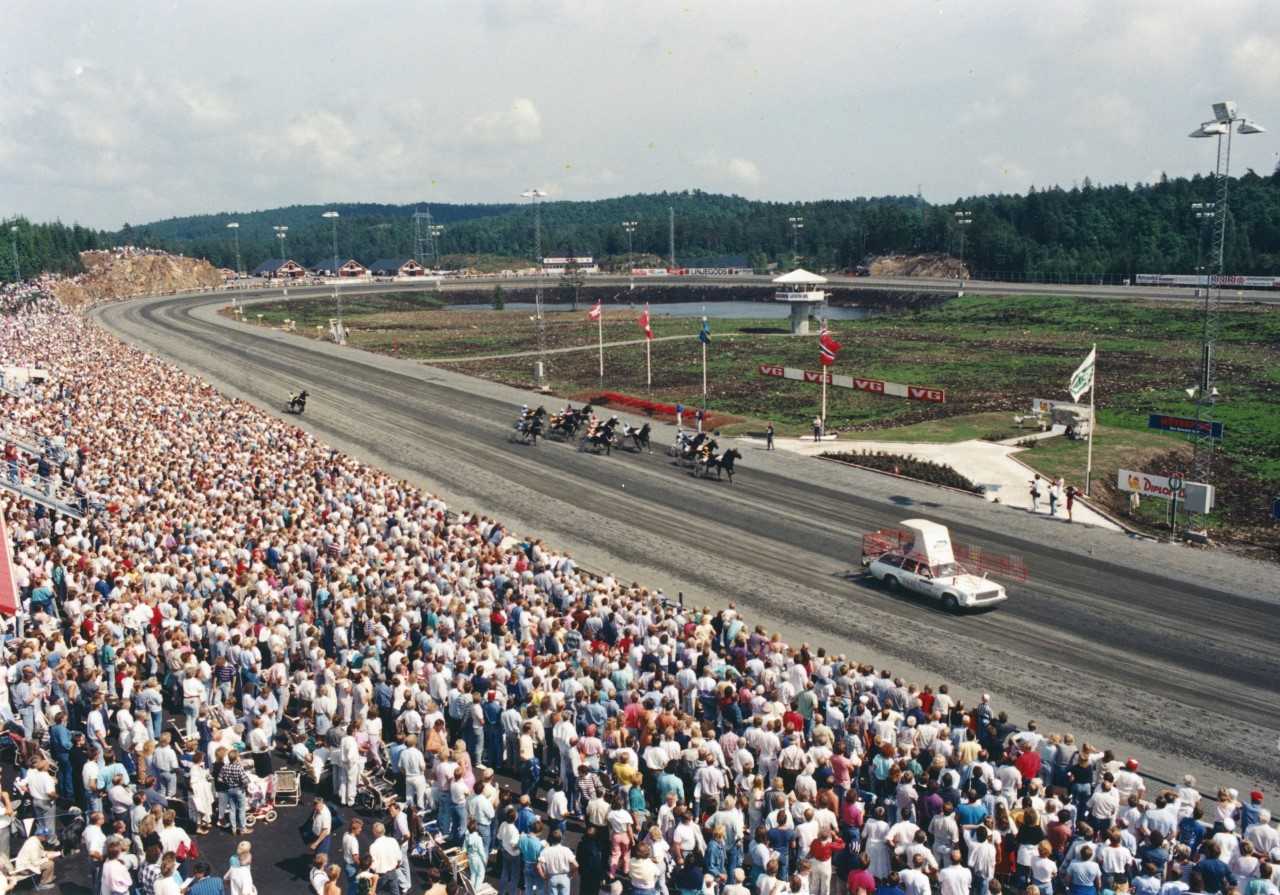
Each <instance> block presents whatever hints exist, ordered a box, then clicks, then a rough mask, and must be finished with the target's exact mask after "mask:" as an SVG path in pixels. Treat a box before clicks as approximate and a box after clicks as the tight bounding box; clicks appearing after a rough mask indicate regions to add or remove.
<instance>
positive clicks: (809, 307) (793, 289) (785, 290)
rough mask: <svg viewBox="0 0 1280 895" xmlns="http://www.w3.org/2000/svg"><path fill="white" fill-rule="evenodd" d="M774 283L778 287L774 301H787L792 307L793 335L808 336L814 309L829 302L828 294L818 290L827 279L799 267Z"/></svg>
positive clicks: (777, 278)
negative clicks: (810, 318)
mask: <svg viewBox="0 0 1280 895" xmlns="http://www.w3.org/2000/svg"><path fill="white" fill-rule="evenodd" d="M773 282H774V284H775V285H777V287H778V291H777V292H775V293H774V294H773V300H774V301H785V302H787V303H788V304H789V305H791V335H793V336H807V335H808V334H809V317H810V316H811V315H812V313H813V309H814V307H815V306H816V305H822V304H824V303H825V302H826V300H827V293H826V292H825V291H824V290H822V289H819V288H818V287H819V286H822V285H825V284H826V282H827V278H826V277H821V276H818V275H817V274H816V273H809V271H807V270H805V269H804V268H802V267H797V268H796V269H795V270H793V271H791V272H790V273H784V274H783V275H782V276H780V277H774V278H773Z"/></svg>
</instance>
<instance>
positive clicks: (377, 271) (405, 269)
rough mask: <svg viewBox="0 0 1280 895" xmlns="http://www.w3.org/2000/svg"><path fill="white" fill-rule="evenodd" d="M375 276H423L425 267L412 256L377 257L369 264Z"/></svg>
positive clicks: (370, 271)
mask: <svg viewBox="0 0 1280 895" xmlns="http://www.w3.org/2000/svg"><path fill="white" fill-rule="evenodd" d="M369 273H371V274H372V275H373V276H375V277H424V276H426V275H427V269H426V268H425V267H423V266H422V265H421V264H419V263H418V262H417V261H414V260H413V259H412V258H379V259H378V260H377V261H375V262H373V263H372V264H370V265H369Z"/></svg>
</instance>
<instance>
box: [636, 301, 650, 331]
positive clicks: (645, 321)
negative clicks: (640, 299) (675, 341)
mask: <svg viewBox="0 0 1280 895" xmlns="http://www.w3.org/2000/svg"><path fill="white" fill-rule="evenodd" d="M636 323H639V324H640V328H641V329H642V330H644V337H645V338H646V339H652V338H653V327H652V326H650V325H649V305H648V304H647V303H646V304H645V306H644V312H643V313H642V314H641V315H640V319H639V320H637V321H636Z"/></svg>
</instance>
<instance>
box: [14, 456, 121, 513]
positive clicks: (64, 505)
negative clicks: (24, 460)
mask: <svg viewBox="0 0 1280 895" xmlns="http://www.w3.org/2000/svg"><path fill="white" fill-rule="evenodd" d="M0 488H3V489H4V490H5V491H8V492H10V493H12V494H16V495H18V496H19V497H22V498H24V499H26V500H29V501H31V502H32V503H38V504H40V505H41V506H44V507H46V508H48V509H50V510H53V511H55V512H58V513H63V514H65V515H67V516H72V517H74V518H76V519H83V518H84V517H85V516H86V515H87V514H88V513H89V511H90V510H95V509H101V508H102V504H101V502H100V501H95V500H93V499H91V498H90V497H89V496H88V495H87V494H84V493H83V492H81V491H80V490H79V489H77V488H74V487H72V486H71V485H68V484H66V483H64V482H61V481H55V480H54V479H51V478H48V477H46V476H42V475H39V474H37V473H35V472H33V471H32V470H31V469H30V468H25V467H24V466H23V465H22V464H21V463H16V462H13V461H8V462H6V463H3V464H0Z"/></svg>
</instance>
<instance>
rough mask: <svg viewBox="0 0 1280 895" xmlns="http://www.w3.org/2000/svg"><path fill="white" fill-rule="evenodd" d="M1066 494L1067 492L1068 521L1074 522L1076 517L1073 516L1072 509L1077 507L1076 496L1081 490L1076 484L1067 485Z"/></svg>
mask: <svg viewBox="0 0 1280 895" xmlns="http://www.w3.org/2000/svg"><path fill="white" fill-rule="evenodd" d="M1066 494H1067V521H1068V522H1074V521H1075V519H1074V518H1073V517H1072V515H1071V511H1072V510H1073V509H1074V508H1075V505H1076V497H1078V496H1079V494H1080V492H1079V491H1077V490H1076V486H1075V485H1067V491H1066Z"/></svg>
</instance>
